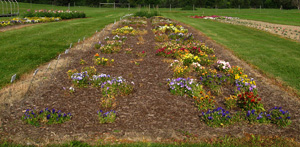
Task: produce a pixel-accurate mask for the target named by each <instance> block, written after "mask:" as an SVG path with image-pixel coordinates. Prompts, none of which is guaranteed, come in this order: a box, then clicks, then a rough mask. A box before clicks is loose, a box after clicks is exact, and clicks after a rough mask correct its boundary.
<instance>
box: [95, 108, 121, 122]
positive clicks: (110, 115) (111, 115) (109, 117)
mask: <svg viewBox="0 0 300 147" xmlns="http://www.w3.org/2000/svg"><path fill="white" fill-rule="evenodd" d="M97 113H98V117H99V122H100V123H101V124H106V123H113V122H115V120H116V117H117V113H116V112H115V111H108V112H105V113H104V112H103V111H102V110H100V111H98V112H97Z"/></svg>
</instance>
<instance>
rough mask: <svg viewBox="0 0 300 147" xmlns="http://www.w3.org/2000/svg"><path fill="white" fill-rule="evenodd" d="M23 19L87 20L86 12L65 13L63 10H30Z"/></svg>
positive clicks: (24, 14)
mask: <svg viewBox="0 0 300 147" xmlns="http://www.w3.org/2000/svg"><path fill="white" fill-rule="evenodd" d="M22 16H23V17H60V18H61V19H72V18H85V17H86V14H85V13H84V12H78V11H63V10H59V11H57V10H55V11H52V10H49V11H48V10H35V11H33V10H28V11H25V12H24V13H23V15H22Z"/></svg>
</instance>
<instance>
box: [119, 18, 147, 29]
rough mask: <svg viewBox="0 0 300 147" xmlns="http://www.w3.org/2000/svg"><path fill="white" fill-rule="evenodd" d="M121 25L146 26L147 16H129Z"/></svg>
mask: <svg viewBox="0 0 300 147" xmlns="http://www.w3.org/2000/svg"><path fill="white" fill-rule="evenodd" d="M122 25H125V26H129V27H137V28H139V27H146V26H147V18H145V17H134V16H132V17H129V18H127V19H126V20H124V21H123V22H122Z"/></svg>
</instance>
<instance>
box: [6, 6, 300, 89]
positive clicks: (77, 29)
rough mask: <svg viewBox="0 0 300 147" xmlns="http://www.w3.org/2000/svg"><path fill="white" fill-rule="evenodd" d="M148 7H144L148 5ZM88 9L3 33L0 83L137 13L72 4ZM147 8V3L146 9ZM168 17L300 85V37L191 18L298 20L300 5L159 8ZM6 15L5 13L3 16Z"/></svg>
mask: <svg viewBox="0 0 300 147" xmlns="http://www.w3.org/2000/svg"><path fill="white" fill-rule="evenodd" d="M20 8H21V12H23V11H26V10H27V9H30V8H31V9H62V10H66V9H67V7H57V6H52V5H39V4H32V6H31V5H30V4H26V3H20ZM144 9H145V8H144ZM71 10H77V11H84V12H85V13H86V14H87V17H88V18H86V19H76V20H71V21H62V22H55V23H46V24H38V25H33V26H30V27H26V28H22V29H18V30H12V31H8V32H3V33H1V34H0V40H1V42H0V46H1V48H0V56H1V60H0V69H1V72H0V76H1V77H2V78H1V79H0V87H3V86H4V85H6V84H7V83H8V82H9V80H10V77H11V76H12V75H13V74H15V73H17V75H21V74H24V73H26V72H29V71H32V70H34V69H35V68H36V67H37V66H39V65H40V64H42V63H45V62H47V61H49V60H51V59H53V58H55V57H56V56H57V55H58V54H59V53H60V52H63V51H64V50H65V49H66V48H68V46H69V44H70V43H74V42H77V40H78V39H79V38H81V39H82V38H83V37H84V36H85V37H89V36H91V35H92V34H93V33H94V32H95V31H96V30H100V29H101V28H103V27H104V26H105V25H107V24H109V23H112V22H114V20H115V19H117V20H118V19H119V18H120V17H121V16H123V15H125V14H128V13H134V12H136V11H137V9H133V8H131V9H130V11H128V9H127V8H126V9H125V8H123V9H120V8H118V9H116V10H113V9H109V8H101V9H100V8H89V7H71ZM145 10H146V9H145ZM159 11H160V12H161V14H162V15H163V16H165V17H169V18H172V19H176V20H178V21H182V22H184V23H186V24H189V25H191V26H193V27H195V28H196V29H198V30H200V31H201V32H203V33H204V34H206V35H207V36H208V37H211V38H212V39H214V40H216V42H218V43H220V44H222V45H224V46H226V47H227V48H228V49H230V50H232V51H234V52H235V54H236V55H237V56H239V57H240V58H242V59H244V60H245V61H247V62H248V63H251V64H253V65H254V66H257V67H258V68H259V69H261V70H262V71H264V72H265V73H267V74H268V75H270V76H273V77H277V78H279V79H282V80H283V81H284V82H286V83H287V84H288V85H290V86H292V87H294V88H295V89H297V90H298V91H300V84H299V83H300V77H299V76H298V75H299V74H300V64H298V63H299V57H300V51H299V48H300V43H299V42H295V41H292V40H289V39H284V38H280V37H278V36H275V35H271V34H269V33H265V32H262V31H258V30H255V29H251V28H247V27H243V26H233V25H230V24H223V23H219V22H215V21H209V20H200V19H193V18H188V17H187V16H191V15H203V14H204V15H223V16H224V15H225V16H232V17H239V18H241V19H253V20H259V21H265V22H271V23H278V24H288V25H296V26H300V19H299V18H300V13H299V11H298V10H278V9H262V10H260V9H240V10H239V9H199V8H198V9H197V10H196V11H181V10H180V9H178V8H177V9H172V11H170V9H167V8H164V9H159ZM1 19H4V18H1Z"/></svg>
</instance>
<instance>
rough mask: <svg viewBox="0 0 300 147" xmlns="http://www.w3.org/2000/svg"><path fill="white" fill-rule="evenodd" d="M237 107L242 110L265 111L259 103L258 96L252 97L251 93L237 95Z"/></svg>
mask: <svg viewBox="0 0 300 147" xmlns="http://www.w3.org/2000/svg"><path fill="white" fill-rule="evenodd" d="M237 105H238V106H239V107H240V108H242V109H243V110H246V111H248V110H253V109H255V110H256V111H259V112H261V111H265V109H264V107H263V104H262V103H261V98H260V97H258V95H254V93H253V92H244V93H242V94H239V95H238V97H237Z"/></svg>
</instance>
